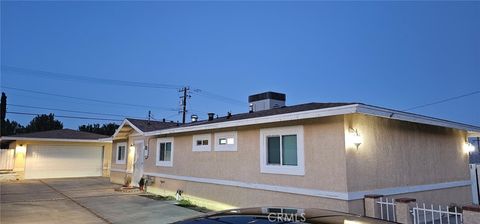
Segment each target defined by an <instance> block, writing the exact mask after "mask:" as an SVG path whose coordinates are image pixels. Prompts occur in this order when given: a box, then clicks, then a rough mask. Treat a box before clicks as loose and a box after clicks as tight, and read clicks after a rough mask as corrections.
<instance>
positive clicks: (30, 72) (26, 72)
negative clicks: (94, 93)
mask: <svg viewBox="0 0 480 224" xmlns="http://www.w3.org/2000/svg"><path fill="white" fill-rule="evenodd" d="M2 72H5V74H8V72H14V73H15V74H17V75H23V76H33V77H39V76H40V77H42V78H48V79H57V80H62V81H80V82H86V83H95V84H104V85H120V86H133V87H146V88H155V89H179V88H181V87H182V86H180V85H171V84H162V83H152V82H136V81H127V80H119V79H105V78H97V77H91V76H80V75H70V74H65V73H57V72H49V71H42V70H35V69H27V68H20V67H15V66H8V65H7V66H2Z"/></svg>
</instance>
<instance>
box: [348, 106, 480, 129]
mask: <svg viewBox="0 0 480 224" xmlns="http://www.w3.org/2000/svg"><path fill="white" fill-rule="evenodd" d="M356 112H357V113H360V114H366V115H371V116H377V117H384V118H389V119H394V120H402V121H409V122H414V123H420V124H428V125H434V126H441V127H447V128H454V129H459V130H466V131H469V132H472V133H473V132H477V133H480V127H477V126H473V125H468V124H462V123H458V122H453V121H447V120H443V119H438V118H433V117H428V116H423V115H419V114H413V113H407V112H402V111H397V110H390V109H386V108H381V107H375V106H370V105H363V104H359V105H358V106H357V111H356Z"/></svg>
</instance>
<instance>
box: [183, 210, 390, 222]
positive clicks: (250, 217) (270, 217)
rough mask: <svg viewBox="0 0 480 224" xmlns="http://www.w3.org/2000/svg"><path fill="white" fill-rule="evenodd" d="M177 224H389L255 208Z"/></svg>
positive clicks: (355, 217)
mask: <svg viewBox="0 0 480 224" xmlns="http://www.w3.org/2000/svg"><path fill="white" fill-rule="evenodd" d="M178 223H211V224H214V223H223V224H225V223H238V224H240V223H249V224H253V223H256V224H258V223H270V224H271V223H335V224H366V223H390V222H386V221H383V220H379V219H373V218H368V217H362V216H358V215H353V214H348V213H342V212H335V211H330V210H323V209H302V208H284V207H257V208H243V209H231V210H226V211H221V212H213V213H208V214H205V215H203V216H199V217H196V218H192V219H188V220H184V221H181V222H178Z"/></svg>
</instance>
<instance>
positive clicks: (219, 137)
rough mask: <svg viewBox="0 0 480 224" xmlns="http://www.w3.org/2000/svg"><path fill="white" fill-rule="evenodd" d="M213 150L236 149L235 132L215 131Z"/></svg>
mask: <svg viewBox="0 0 480 224" xmlns="http://www.w3.org/2000/svg"><path fill="white" fill-rule="evenodd" d="M215 151H237V132H236V131H231V132H219V133H215Z"/></svg>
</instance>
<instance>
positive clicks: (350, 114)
mask: <svg viewBox="0 0 480 224" xmlns="http://www.w3.org/2000/svg"><path fill="white" fill-rule="evenodd" d="M249 101H250V103H251V104H250V112H249V113H243V114H236V115H230V114H229V115H227V116H224V117H218V118H215V117H214V116H213V115H211V116H209V119H208V120H205V121H196V122H191V123H188V124H184V125H178V126H177V124H174V123H168V122H152V121H150V124H148V121H142V120H132V119H126V120H125V121H124V122H123V123H122V125H121V126H120V128H119V129H118V130H117V132H116V133H115V134H114V135H113V137H112V138H113V150H112V154H113V155H112V160H113V161H112V169H111V175H110V176H111V180H112V181H113V182H117V183H123V181H124V177H125V176H130V175H132V176H133V178H132V179H133V185H136V184H137V183H138V180H139V179H140V177H141V176H142V175H143V176H144V177H146V178H148V179H151V180H153V181H154V182H153V184H152V185H151V186H149V187H148V188H147V190H148V191H149V192H153V193H157V194H175V192H178V190H181V191H182V196H184V197H186V198H188V199H190V200H192V201H195V202H197V203H199V204H201V205H203V206H207V207H210V208H214V209H222V208H228V207H250V206H264V205H277V206H295V207H316V208H324V209H332V210H340V211H345V212H352V213H358V214H362V213H363V209H364V208H363V200H362V199H363V197H364V195H366V194H383V195H389V196H392V197H407V196H409V197H410V196H411V197H414V198H416V199H417V200H418V201H419V202H422V201H425V202H429V203H438V204H450V203H457V204H470V203H471V200H472V199H471V198H472V196H471V191H470V176H469V168H468V152H466V151H465V149H466V148H468V147H467V145H466V142H467V137H469V136H470V137H474V136H480V127H475V126H471V125H466V124H461V123H456V122H451V121H446V120H442V119H436V118H432V117H427V116H422V115H417V114H412V113H405V112H401V111H396V110H390V109H386V108H381V107H375V106H370V105H366V104H361V103H309V104H302V105H294V106H284V105H285V95H283V94H278V93H272V92H267V93H263V94H257V95H253V96H250V98H249Z"/></svg>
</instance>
